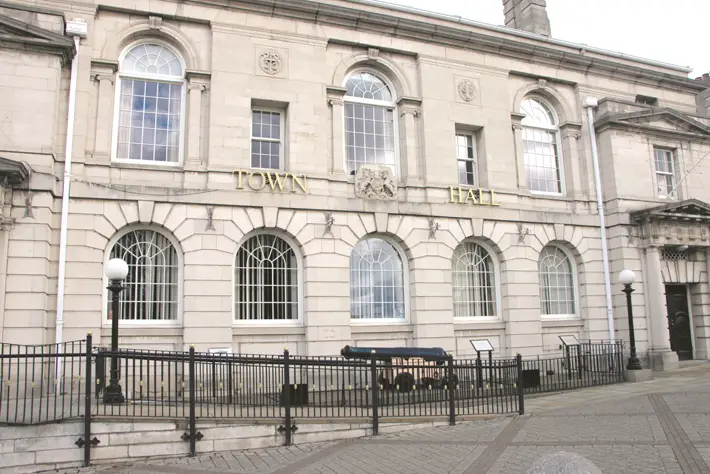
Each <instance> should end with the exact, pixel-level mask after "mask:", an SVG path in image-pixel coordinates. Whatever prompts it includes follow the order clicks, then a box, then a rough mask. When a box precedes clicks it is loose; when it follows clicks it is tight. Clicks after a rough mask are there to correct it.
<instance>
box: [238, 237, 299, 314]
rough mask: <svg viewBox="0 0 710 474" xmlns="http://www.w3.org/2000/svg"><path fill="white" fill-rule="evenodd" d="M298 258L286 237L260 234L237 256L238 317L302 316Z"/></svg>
mask: <svg viewBox="0 0 710 474" xmlns="http://www.w3.org/2000/svg"><path fill="white" fill-rule="evenodd" d="M298 278H299V277H298V260H297V257H296V252H294V250H293V248H292V247H291V245H290V244H289V243H288V242H287V241H286V240H285V239H283V238H281V237H279V236H277V235H273V234H257V235H254V236H252V237H250V238H249V239H247V240H246V241H245V242H244V243H243V244H242V245H241V246H240V247H239V250H238V251H237V255H236V257H235V259H234V319H235V321H237V322H256V323H258V322H278V321H282V322H284V321H295V320H298V319H299V313H298V300H299V296H298V295H299V284H298Z"/></svg>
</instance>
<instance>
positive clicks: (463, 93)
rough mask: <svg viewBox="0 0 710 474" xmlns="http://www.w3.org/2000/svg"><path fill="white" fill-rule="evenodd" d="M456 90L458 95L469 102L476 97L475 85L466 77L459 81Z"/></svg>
mask: <svg viewBox="0 0 710 474" xmlns="http://www.w3.org/2000/svg"><path fill="white" fill-rule="evenodd" d="M458 91H459V96H460V97H461V98H462V99H463V100H465V101H466V102H471V101H472V100H473V99H474V97H476V86H475V85H474V84H473V81H470V80H468V79H464V80H463V81H461V82H459V85H458Z"/></svg>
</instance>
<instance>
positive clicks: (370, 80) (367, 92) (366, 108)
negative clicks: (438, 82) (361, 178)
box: [345, 71, 397, 173]
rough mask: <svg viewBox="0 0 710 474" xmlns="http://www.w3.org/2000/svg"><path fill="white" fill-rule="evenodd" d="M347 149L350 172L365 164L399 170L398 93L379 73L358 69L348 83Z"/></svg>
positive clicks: (346, 98)
mask: <svg viewBox="0 0 710 474" xmlns="http://www.w3.org/2000/svg"><path fill="white" fill-rule="evenodd" d="M345 87H346V89H347V92H346V94H345V150H346V157H345V161H346V167H347V171H348V173H354V172H355V171H357V169H358V168H359V167H360V166H361V165H364V164H373V165H385V166H389V167H390V168H391V169H392V172H393V173H396V171H397V169H396V168H397V162H396V156H395V153H396V147H395V120H396V119H395V96H394V92H393V91H392V88H391V87H390V86H389V85H387V83H386V82H385V81H384V80H383V79H382V78H381V77H380V76H378V75H377V74H375V73H373V72H369V71H360V72H355V73H353V74H351V75H350V76H348V79H347V81H346V83H345Z"/></svg>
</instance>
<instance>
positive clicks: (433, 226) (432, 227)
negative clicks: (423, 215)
mask: <svg viewBox="0 0 710 474" xmlns="http://www.w3.org/2000/svg"><path fill="white" fill-rule="evenodd" d="M427 221H429V239H430V240H434V239H436V231H437V230H439V227H440V226H441V225H440V224H439V223H438V222H436V221H435V220H434V218H433V217H428V218H427Z"/></svg>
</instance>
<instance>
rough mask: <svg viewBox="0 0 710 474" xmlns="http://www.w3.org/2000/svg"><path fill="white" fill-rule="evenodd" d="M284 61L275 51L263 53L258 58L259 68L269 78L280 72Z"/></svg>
mask: <svg viewBox="0 0 710 474" xmlns="http://www.w3.org/2000/svg"><path fill="white" fill-rule="evenodd" d="M283 65H284V59H283V58H282V57H281V55H280V54H279V53H277V52H276V51H264V52H263V53H261V55H260V56H259V67H260V68H261V70H262V71H264V72H265V73H266V74H268V75H270V76H275V75H276V74H278V73H280V72H281V69H282V68H283Z"/></svg>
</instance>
